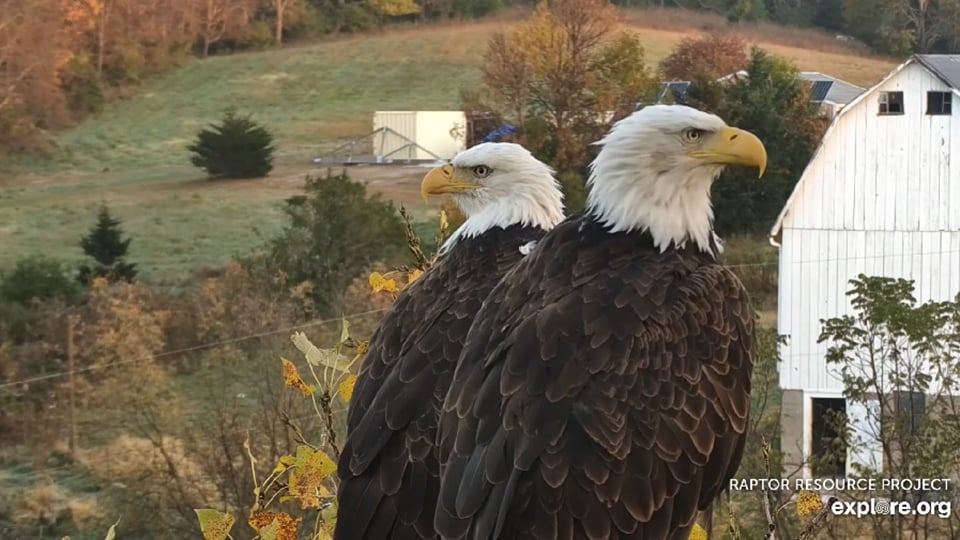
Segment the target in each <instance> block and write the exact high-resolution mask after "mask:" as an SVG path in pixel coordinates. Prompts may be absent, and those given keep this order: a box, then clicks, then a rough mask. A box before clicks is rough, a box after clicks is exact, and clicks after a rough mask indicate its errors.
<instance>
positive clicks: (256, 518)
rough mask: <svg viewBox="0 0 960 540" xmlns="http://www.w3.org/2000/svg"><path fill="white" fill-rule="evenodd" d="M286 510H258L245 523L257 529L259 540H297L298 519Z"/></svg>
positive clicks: (299, 519)
mask: <svg viewBox="0 0 960 540" xmlns="http://www.w3.org/2000/svg"><path fill="white" fill-rule="evenodd" d="M302 519H303V518H297V519H294V518H293V516H291V515H290V514H287V513H286V512H258V513H256V514H253V515H252V516H250V519H249V520H247V523H249V524H250V526H251V527H253V530H255V531H257V534H259V535H260V538H261V540H297V532H298V530H299V529H300V521H301V520H302Z"/></svg>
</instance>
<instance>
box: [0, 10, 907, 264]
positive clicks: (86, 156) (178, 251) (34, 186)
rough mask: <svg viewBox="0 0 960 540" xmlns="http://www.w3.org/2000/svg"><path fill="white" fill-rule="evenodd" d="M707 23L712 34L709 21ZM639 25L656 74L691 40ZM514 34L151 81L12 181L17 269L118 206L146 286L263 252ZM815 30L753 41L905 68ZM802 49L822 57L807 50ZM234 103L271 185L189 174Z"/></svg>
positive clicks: (260, 56)
mask: <svg viewBox="0 0 960 540" xmlns="http://www.w3.org/2000/svg"><path fill="white" fill-rule="evenodd" d="M674 19H676V17H674ZM693 20H694V21H695V22H693V24H698V22H696V21H699V23H700V26H701V27H702V26H704V25H706V23H704V21H703V16H702V14H701V15H697V16H696V17H695V18H694V19H693ZM627 21H628V24H629V25H630V26H631V27H632V28H633V29H634V30H636V31H637V32H638V33H639V35H640V37H641V39H642V42H643V44H644V47H645V48H646V51H647V56H648V58H647V60H648V62H649V63H655V62H657V61H659V60H660V59H661V58H663V57H664V56H665V55H666V54H668V53H669V52H670V50H671V49H672V48H673V47H674V46H675V45H676V44H677V43H678V42H679V41H680V40H681V39H683V38H684V37H685V36H687V35H690V33H691V31H689V30H682V29H678V28H665V27H663V26H661V27H659V28H650V27H649V26H653V25H655V24H654V21H652V19H648V18H646V17H644V16H643V14H642V13H639V14H638V13H637V12H633V13H631V14H630V15H629V16H628V18H627ZM708 22H709V21H708ZM509 24H510V23H507V22H490V21H487V22H479V23H468V24H449V25H440V26H421V27H408V28H404V29H398V30H392V31H388V32H386V33H382V34H377V35H370V36H356V37H350V38H342V39H337V40H332V41H326V42H322V43H318V44H314V45H309V46H300V47H291V48H285V49H281V50H274V51H267V52H258V53H249V54H237V55H232V56H222V57H213V58H209V59H205V60H194V61H190V62H189V63H187V64H186V65H184V66H182V67H180V68H178V69H175V70H173V71H171V72H169V73H168V74H166V75H165V76H163V77H160V78H158V79H156V80H153V81H150V82H149V83H147V84H145V85H144V86H143V87H142V88H141V89H140V90H139V91H138V92H137V94H136V95H135V96H133V97H132V98H130V99H126V100H122V101H116V102H113V103H111V104H110V105H108V106H107V108H106V109H105V110H104V111H103V112H102V113H100V114H99V115H98V116H97V117H96V118H93V119H91V120H89V121H87V122H85V123H83V124H82V125H80V126H78V127H76V128H74V129H71V130H68V131H65V132H62V133H59V134H57V135H56V142H57V145H58V146H59V148H60V152H59V157H58V159H57V160H56V161H53V162H49V161H44V162H39V161H37V162H31V161H28V160H24V161H23V162H21V163H19V164H16V167H15V168H16V169H17V173H18V174H17V175H14V176H12V177H11V176H9V175H8V177H7V178H6V179H5V180H4V181H3V184H0V187H2V190H0V244H2V245H3V246H4V251H5V260H8V261H9V260H15V259H16V258H18V257H20V256H22V255H25V254H27V253H39V252H42V253H47V254H53V255H56V256H62V257H65V258H68V259H74V260H75V259H78V258H79V257H80V250H79V248H78V247H77V241H78V239H79V236H80V235H81V234H82V232H83V231H84V230H85V229H86V228H87V227H88V226H89V224H90V223H92V221H93V217H94V212H95V208H96V206H97V205H98V204H99V203H100V202H101V201H106V202H109V203H110V204H111V206H113V207H114V210H115V212H116V214H117V215H118V216H119V217H120V218H121V219H123V220H124V221H125V222H126V223H127V225H126V228H127V230H128V232H129V233H130V234H132V235H133V236H134V237H135V238H136V239H135V241H134V243H133V245H132V251H131V257H132V259H133V260H135V261H137V262H139V263H140V264H141V267H142V268H143V270H144V272H145V273H146V275H147V276H149V277H152V278H155V279H167V278H169V279H177V278H179V277H182V276H183V275H184V274H185V273H186V272H189V271H191V270H193V269H195V268H196V267H197V266H200V265H205V264H207V265H215V264H219V263H222V262H223V261H225V260H226V259H227V258H229V257H230V256H231V255H234V254H236V253H237V252H244V251H247V250H249V249H250V247H251V245H252V244H253V243H254V242H255V241H256V237H255V235H254V233H253V228H254V227H257V228H260V229H261V230H264V231H266V232H269V231H271V230H273V229H275V228H276V227H277V226H278V223H279V222H278V219H277V218H278V216H279V204H280V202H281V201H282V200H283V199H284V198H285V197H287V196H289V195H290V194H292V193H294V192H296V191H297V189H299V186H300V184H301V182H302V179H303V176H304V175H305V174H307V173H308V172H310V171H311V170H312V166H311V164H310V158H312V157H314V156H317V155H323V153H324V152H325V151H329V150H330V149H331V148H333V147H334V146H336V145H337V144H339V143H342V142H344V141H346V140H349V139H351V138H353V137H358V136H362V135H364V134H366V133H368V132H369V131H370V130H371V125H372V113H373V112H374V111H375V110H378V109H400V110H403V109H452V108H456V107H458V104H459V94H460V91H461V89H463V88H469V87H471V86H474V85H476V84H478V83H479V82H480V78H481V74H480V70H479V69H478V68H479V65H480V62H481V60H482V56H483V51H484V49H485V45H486V41H487V39H488V38H489V37H490V35H491V34H492V33H493V32H495V31H497V30H499V29H504V28H507V27H508V25H509ZM674 24H676V23H674ZM710 24H713V23H710ZM644 26H647V27H644ZM774 30H775V29H774ZM751 32H753V33H751ZM802 32H803V31H798V30H797V29H785V30H784V32H783V37H782V38H778V39H779V41H772V40H773V39H775V38H777V32H775V31H772V30H771V28H769V27H766V28H759V27H758V28H757V29H756V30H755V31H754V30H751V29H750V28H743V29H741V33H742V34H743V36H744V37H745V38H746V39H747V40H748V41H750V42H751V43H756V44H758V45H760V46H763V47H765V48H767V49H768V50H770V51H771V52H773V53H775V54H778V55H781V56H785V57H788V58H791V59H792V60H794V61H795V62H796V63H797V65H798V67H800V68H801V69H804V70H817V71H823V72H827V73H830V74H831V75H834V76H837V77H840V78H844V79H847V80H850V81H851V82H855V83H859V84H862V85H868V84H870V83H872V82H874V81H875V80H877V79H878V78H879V77H880V76H881V75H883V74H884V73H885V72H887V71H888V70H889V69H890V67H891V66H892V63H891V62H890V61H887V60H883V59H875V58H867V57H863V56H860V55H858V54H857V53H854V52H852V50H850V51H848V52H846V53H845V52H843V49H842V48H841V46H840V45H838V44H837V43H836V42H835V41H833V42H831V40H830V38H829V37H826V38H825V37H824V35H823V34H820V33H809V34H803V33H802ZM771 36H772V37H771ZM804 36H806V37H804ZM788 37H789V41H787V38H788ZM803 39H806V40H808V42H809V43H810V46H811V47H815V46H818V45H817V44H818V43H819V48H818V49H816V50H814V49H805V48H799V47H797V46H796V43H797V42H798V41H802V40H803ZM228 105H235V106H237V107H239V109H240V110H241V112H252V113H253V114H254V115H255V118H256V119H258V120H260V121H262V122H264V123H266V124H267V126H268V127H269V128H270V129H271V130H272V131H273V132H274V133H275V135H276V138H277V144H278V147H279V150H280V157H279V165H280V166H279V167H278V169H277V170H276V171H275V173H274V174H273V175H272V176H271V178H268V179H262V180H255V181H246V182H236V183H228V184H226V185H224V184H222V183H220V184H218V183H213V182H206V181H204V180H203V175H202V173H200V172H199V171H197V170H196V169H193V168H191V167H190V166H189V164H188V161H187V154H186V151H185V146H186V145H187V144H188V143H189V141H190V140H191V138H192V137H193V136H194V134H195V133H196V131H197V129H198V128H199V127H200V126H201V125H203V124H206V123H208V122H210V121H213V120H215V119H217V118H218V117H219V115H220V114H221V112H222V110H223V109H224V108H225V107H226V106H228ZM369 169H373V168H367V170H366V171H364V170H363V169H361V168H355V169H353V170H352V171H351V174H354V173H356V174H357V175H358V176H359V177H360V178H364V179H365V178H367V177H369V176H371V175H372V176H377V177H379V176H383V175H384V173H383V172H382V171H371V170H369ZM391 174H393V175H394V176H393V177H390V178H382V179H381V181H379V182H377V183H376V184H375V185H374V186H373V187H374V189H386V188H387V187H389V188H390V190H391V191H390V192H389V193H388V195H390V196H392V197H397V198H401V199H407V194H415V190H413V189H410V188H411V187H412V186H413V185H414V184H415V183H416V182H417V180H418V179H419V177H420V175H422V169H411V168H405V169H395V170H394V171H393V172H392V173H391ZM378 186H383V187H382V188H381V187H378ZM404 186H405V187H406V188H404ZM421 209H422V207H421Z"/></svg>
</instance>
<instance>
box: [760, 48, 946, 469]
mask: <svg viewBox="0 0 960 540" xmlns="http://www.w3.org/2000/svg"><path fill="white" fill-rule="evenodd" d="M955 101H956V102H958V103H957V105H958V106H960V56H958V55H916V56H914V57H912V58H910V59H909V60H908V61H906V62H904V63H903V64H901V65H900V66H898V67H897V68H896V69H894V70H893V71H892V72H891V73H890V74H889V75H887V76H886V77H885V78H884V79H883V80H881V81H880V82H879V83H878V84H877V85H875V86H873V87H872V88H869V89H868V90H866V91H865V92H863V93H862V94H860V95H859V96H858V97H857V98H856V99H854V100H853V101H851V102H850V103H849V104H848V105H847V106H846V107H844V108H843V110H842V111H841V112H840V113H839V114H838V115H837V116H836V117H835V118H834V120H833V122H832V124H831V125H830V128H829V129H828V130H827V132H826V134H825V136H824V137H823V140H822V142H821V143H820V147H819V148H818V149H817V151H816V152H815V153H814V156H813V158H812V159H811V161H810V163H809V164H808V165H807V168H806V170H805V171H804V172H803V175H802V176H801V177H800V180H799V181H798V183H797V185H796V188H795V189H794V191H793V193H792V194H791V196H790V198H789V199H788V201H787V203H786V205H785V207H784V208H783V210H782V212H781V213H780V216H779V218H778V219H777V222H776V224H775V225H774V226H773V229H772V230H771V232H770V236H771V242H773V243H774V245H779V246H780V263H779V265H780V266H779V269H780V274H779V275H780V285H779V297H778V314H777V315H778V317H777V324H778V327H779V333H780V334H783V335H786V336H787V338H788V344H787V345H785V346H784V347H783V348H782V349H781V357H782V362H781V365H780V370H779V371H780V373H779V376H780V386H781V388H783V389H784V395H783V418H782V430H783V439H782V449H783V451H784V452H785V454H786V456H785V457H786V463H790V464H794V465H797V466H799V465H800V464H801V463H803V462H804V460H805V459H806V458H808V457H809V456H811V455H814V454H817V453H819V450H818V448H820V446H819V445H821V444H823V441H822V440H821V439H823V438H824V437H827V435H824V431H823V430H824V428H823V427H822V423H823V421H822V416H823V411H824V410H828V409H834V410H837V409H839V410H845V411H846V413H847V414H848V416H850V417H851V418H852V419H857V418H858V417H862V416H863V415H865V411H864V410H856V409H857V407H856V406H854V404H851V403H847V402H846V400H844V399H843V393H842V384H841V382H840V379H839V377H838V376H837V375H836V374H834V373H831V372H830V370H828V368H827V365H826V362H825V360H824V355H825V352H826V349H827V346H826V344H818V343H817V338H818V336H819V334H820V322H819V321H820V320H821V319H824V318H830V317H836V316H840V315H844V314H847V313H849V312H850V309H851V308H850V304H849V299H848V297H847V296H846V294H845V293H846V291H847V290H848V289H849V280H850V279H852V278H855V277H856V276H857V275H858V274H860V273H864V274H867V275H882V276H887V277H893V278H906V279H913V280H915V282H916V296H917V299H918V300H919V301H921V302H922V301H926V300H931V299H936V300H947V299H951V298H953V296H954V295H955V294H956V293H957V292H958V291H960V118H958V114H957V113H954V112H953V110H954V109H955V107H953V105H954V102H955ZM951 157H952V159H951ZM878 457H879V456H878V449H872V450H868V451H867V452H860V453H859V454H858V455H852V454H851V455H848V456H847V460H846V463H838V464H837V467H839V468H841V469H845V470H839V471H838V472H834V473H832V474H840V475H842V474H844V473H846V472H847V471H850V467H851V465H852V463H853V462H859V463H863V464H867V465H873V466H874V467H876V466H877V460H878ZM800 471H801V472H802V474H803V476H805V477H810V476H812V471H811V470H810V469H809V468H808V467H801V468H800ZM813 472H816V471H813ZM817 475H818V476H824V474H823V473H817Z"/></svg>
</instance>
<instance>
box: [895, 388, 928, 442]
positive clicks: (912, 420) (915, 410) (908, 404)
mask: <svg viewBox="0 0 960 540" xmlns="http://www.w3.org/2000/svg"><path fill="white" fill-rule="evenodd" d="M926 402H927V396H926V395H925V394H924V393H923V392H897V405H898V408H899V411H900V418H901V419H902V421H903V423H904V428H905V430H906V432H907V433H910V434H911V435H916V434H917V432H918V431H919V430H920V422H921V420H922V419H923V409H924V407H925V406H926Z"/></svg>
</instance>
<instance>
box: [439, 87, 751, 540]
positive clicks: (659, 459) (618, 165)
mask: <svg viewBox="0 0 960 540" xmlns="http://www.w3.org/2000/svg"><path fill="white" fill-rule="evenodd" d="M598 144H602V149H601V150H600V152H599V154H598V155H597V157H596V159H595V161H594V162H593V164H592V171H591V177H590V179H589V187H590V194H589V196H588V202H587V209H586V210H585V212H584V213H583V214H580V215H575V216H571V217H570V218H568V219H567V220H566V221H564V222H563V223H561V224H560V225H558V226H557V227H555V228H554V229H553V230H551V231H550V232H549V233H547V234H546V235H545V236H544V238H543V239H542V240H541V241H540V242H539V243H538V245H537V248H536V249H535V250H534V252H533V253H531V254H530V255H529V256H528V257H527V258H526V259H524V260H523V261H522V262H521V263H519V264H518V265H517V267H516V268H515V269H514V270H513V271H512V272H510V273H508V274H507V276H506V277H504V279H503V281H502V282H501V283H500V284H499V285H498V286H497V287H496V288H495V289H494V290H493V291H492V292H491V294H490V297H489V298H488V299H487V300H486V302H485V303H484V306H483V308H482V309H481V310H480V312H478V314H477V316H476V319H475V323H474V326H473V328H471V330H470V334H469V336H468V338H467V344H466V345H465V346H464V349H463V352H462V354H461V358H460V360H459V364H458V366H457V369H456V372H455V375H454V380H453V382H452V383H451V385H450V391H449V394H448V395H447V397H446V400H445V402H444V405H443V412H442V417H441V427H440V437H441V442H440V445H441V460H442V463H443V473H442V487H441V495H440V503H439V507H438V509H437V515H436V527H437V531H438V533H439V534H440V536H441V538H444V539H461V538H470V539H487V538H497V539H503V540H506V539H520V538H523V539H543V540H548V539H549V540H553V539H561V540H562V539H591V540H601V539H628V538H629V539H651V540H664V539H668V538H669V539H683V540H686V538H687V536H688V535H689V533H690V530H691V529H692V527H693V525H694V521H695V519H696V515H697V512H698V510H703V509H705V508H707V507H708V506H709V505H710V504H711V503H712V501H713V500H714V499H715V497H716V496H717V495H718V494H719V493H720V492H721V490H722V489H723V488H724V486H725V485H726V483H727V481H728V479H729V478H730V477H731V476H732V475H733V474H734V473H735V472H736V470H737V467H738V466H739V462H740V457H741V454H742V452H743V446H744V440H745V431H746V429H747V417H748V415H749V409H750V375H751V371H752V366H753V360H754V356H755V350H756V344H755V337H754V314H753V310H752V308H751V306H750V302H749V301H748V298H747V292H746V290H745V289H744V287H743V285H742V284H741V283H740V281H739V280H738V279H737V277H736V276H735V275H734V274H733V273H731V272H730V271H729V270H728V269H726V268H725V267H724V266H722V265H720V264H718V262H717V260H716V257H717V250H718V246H717V244H716V240H715V238H714V235H713V232H712V219H713V213H712V210H711V204H710V187H711V184H712V183H713V181H714V179H715V178H716V177H717V176H718V175H719V173H720V172H721V170H722V169H723V167H724V166H725V165H748V166H757V167H758V168H759V169H760V173H761V174H762V173H763V169H764V168H765V166H766V151H765V150H764V147H763V145H762V144H761V142H760V141H759V140H758V139H757V137H755V136H754V135H752V134H750V133H748V132H746V131H743V130H740V129H737V128H733V127H728V126H727V125H726V124H725V123H724V122H723V121H722V120H721V119H720V118H718V117H717V116H714V115H712V114H707V113H704V112H701V111H698V110H695V109H692V108H689V107H683V106H661V105H657V106H650V107H647V108H644V109H642V110H640V111H638V112H636V113H633V114H632V115H631V116H629V117H627V118H625V119H624V120H622V121H620V122H618V123H617V124H616V125H615V126H614V127H613V128H612V130H611V131H610V132H609V134H607V136H606V137H605V138H604V139H603V140H602V141H600V143H598Z"/></svg>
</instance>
